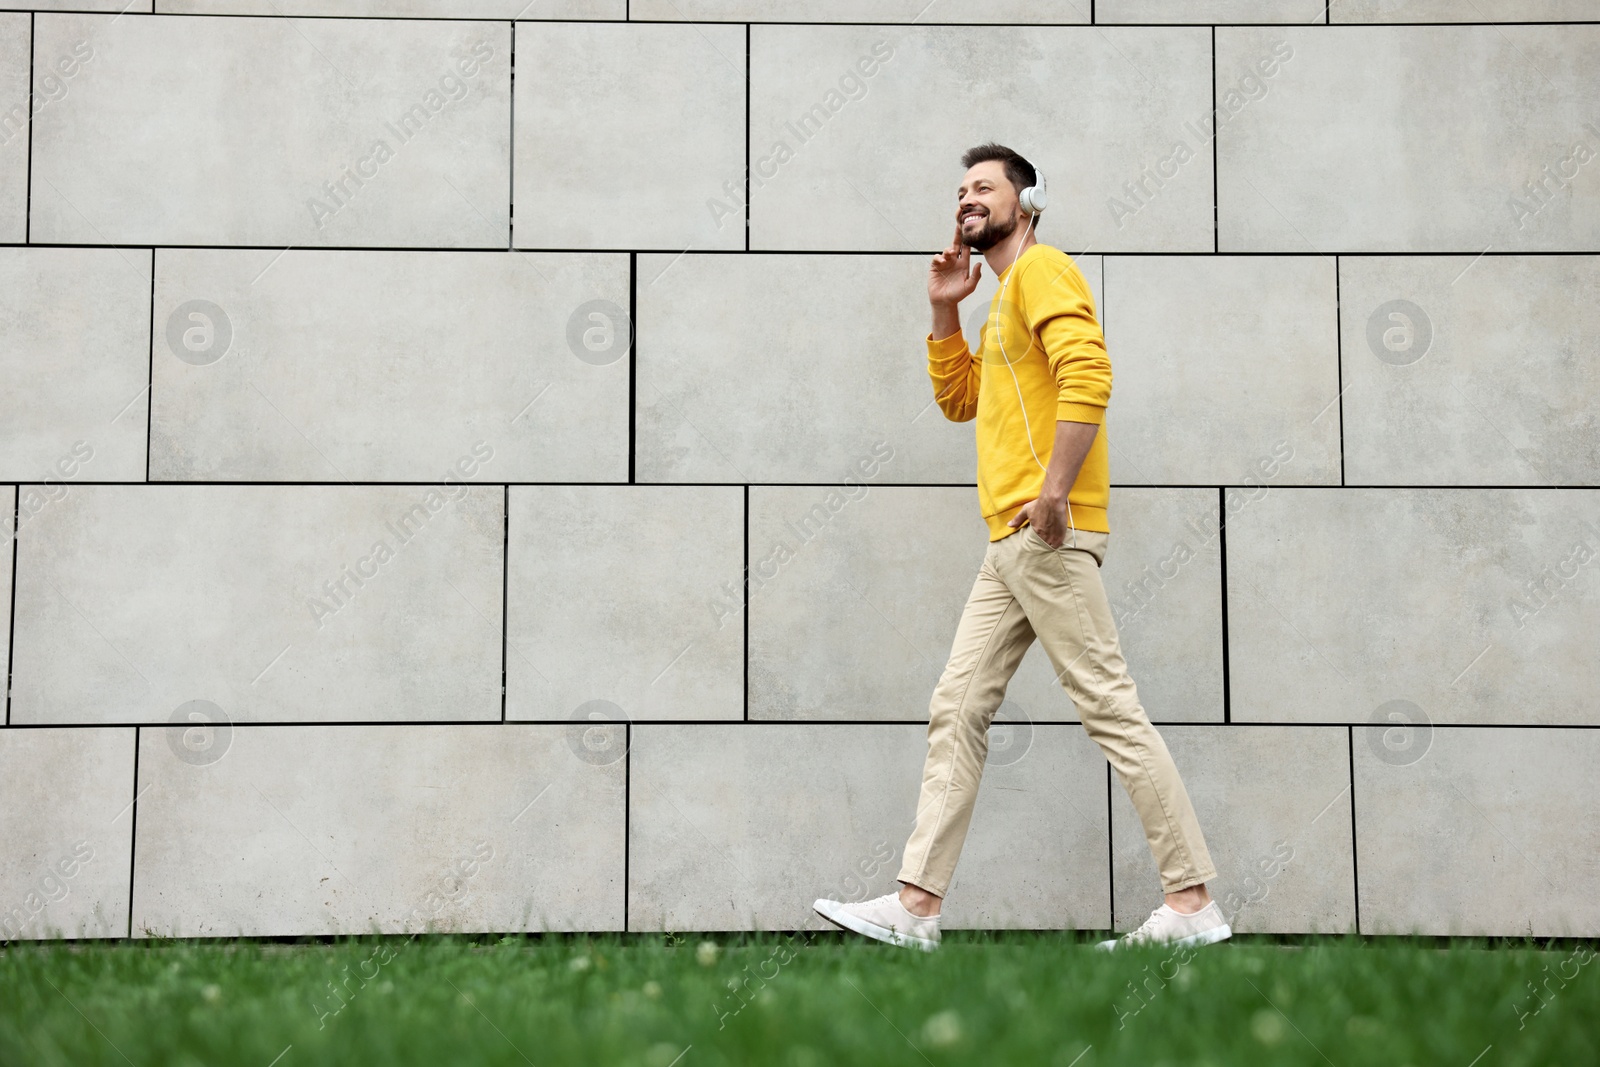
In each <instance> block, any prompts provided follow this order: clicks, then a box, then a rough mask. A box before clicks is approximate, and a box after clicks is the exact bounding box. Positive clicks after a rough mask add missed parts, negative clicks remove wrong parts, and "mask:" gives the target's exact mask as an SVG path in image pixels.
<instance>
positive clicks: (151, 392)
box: [144, 248, 156, 485]
mask: <svg viewBox="0 0 1600 1067" xmlns="http://www.w3.org/2000/svg"><path fill="white" fill-rule="evenodd" d="M155 413H156V250H155V249H154V248H151V249H150V365H149V367H147V368H146V371H145V380H144V480H145V484H147V485H148V484H149V482H150V447H151V445H150V439H151V435H152V434H153V432H154V427H155V417H156V415H155Z"/></svg>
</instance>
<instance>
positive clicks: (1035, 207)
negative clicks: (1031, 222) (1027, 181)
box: [1017, 185, 1046, 215]
mask: <svg viewBox="0 0 1600 1067" xmlns="http://www.w3.org/2000/svg"><path fill="white" fill-rule="evenodd" d="M1045 200H1046V198H1045V195H1044V190H1043V189H1041V188H1039V187H1038V186H1037V185H1030V186H1028V187H1027V188H1026V189H1024V190H1022V193H1021V195H1019V196H1018V197H1017V202H1018V203H1019V204H1021V205H1022V210H1024V211H1026V212H1027V213H1028V214H1030V215H1037V214H1039V212H1041V211H1043V210H1044V205H1045Z"/></svg>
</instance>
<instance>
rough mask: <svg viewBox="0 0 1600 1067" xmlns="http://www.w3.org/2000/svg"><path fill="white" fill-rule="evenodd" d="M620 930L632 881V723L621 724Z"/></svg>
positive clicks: (625, 918)
mask: <svg viewBox="0 0 1600 1067" xmlns="http://www.w3.org/2000/svg"><path fill="white" fill-rule="evenodd" d="M622 744H623V748H622V932H623V933H627V932H628V897H629V896H630V895H631V894H630V888H631V886H632V882H631V881H630V873H629V867H628V861H629V860H630V859H631V858H632V855H631V854H632V851H633V841H632V839H633V833H632V830H633V798H632V791H633V723H632V722H626V723H623V724H622Z"/></svg>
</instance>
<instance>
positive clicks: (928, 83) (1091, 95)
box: [750, 25, 1215, 254]
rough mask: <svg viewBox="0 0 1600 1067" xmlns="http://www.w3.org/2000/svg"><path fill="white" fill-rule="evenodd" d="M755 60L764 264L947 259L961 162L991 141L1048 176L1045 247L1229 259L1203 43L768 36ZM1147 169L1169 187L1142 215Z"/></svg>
mask: <svg viewBox="0 0 1600 1067" xmlns="http://www.w3.org/2000/svg"><path fill="white" fill-rule="evenodd" d="M750 47H751V58H750V71H751V78H750V168H751V174H752V177H751V193H750V202H751V210H750V247H751V248H754V249H827V250H838V249H852V250H892V251H911V250H914V249H928V250H929V251H932V250H935V249H940V248H943V247H945V245H947V244H948V243H949V242H950V239H951V236H952V234H953V233H954V230H955V211H956V189H957V187H958V186H959V185H960V183H961V177H962V174H963V169H962V167H961V154H962V152H964V151H965V150H966V149H968V148H970V147H972V146H974V145H978V144H982V143H983V142H985V141H988V140H991V139H992V140H997V141H1000V142H1002V143H1004V144H1008V145H1010V146H1011V147H1012V148H1014V149H1016V150H1017V151H1019V152H1021V153H1022V154H1023V155H1024V156H1026V157H1028V159H1030V160H1031V161H1032V162H1033V163H1034V164H1035V165H1037V166H1038V167H1039V168H1040V169H1042V170H1043V171H1044V173H1045V177H1046V179H1047V181H1048V184H1049V195H1050V206H1049V208H1048V209H1047V210H1046V212H1045V213H1044V215H1043V216H1042V217H1041V219H1040V221H1039V224H1038V236H1039V239H1040V240H1042V241H1049V242H1051V243H1054V244H1058V245H1060V246H1061V247H1064V248H1066V249H1067V250H1068V251H1069V252H1072V253H1074V254H1077V253H1080V252H1087V251H1090V250H1093V251H1094V252H1097V253H1099V252H1107V251H1171V252H1178V251H1184V252H1209V251H1211V250H1212V249H1213V247H1214V244H1215V236H1214V233H1213V223H1212V187H1211V148H1210V143H1209V141H1208V139H1207V135H1206V134H1205V132H1204V126H1203V120H1204V119H1205V117H1206V116H1207V115H1208V114H1209V112H1210V109H1211V32H1210V30H1208V29H1206V28H1203V27H1192V28H1191V27H1172V28H1164V27H1163V28H1154V29H1150V28H1131V27H1113V28H1102V27H1088V26H1085V27H1072V26H1069V27H1041V28H1037V29H1035V28H1028V29H1014V28H1011V27H999V26H997V27H955V26H931V27H898V26H893V25H877V26H756V27H753V28H752V30H751V34H750ZM1049 86H1061V87H1068V86H1070V87H1071V88H1070V91H1065V90H1064V91H1052V90H1050V89H1049V88H1048V87H1049ZM931 100H959V101H960V102H961V103H960V106H959V107H955V108H951V107H942V106H930V105H929V101H931ZM1180 142H1181V143H1182V144H1183V146H1184V147H1183V149H1182V150H1178V149H1177V145H1178V144H1179V143H1180ZM1164 160H1165V161H1167V162H1166V163H1165V164H1163V161H1164ZM1148 168H1156V169H1157V171H1160V170H1165V171H1166V172H1167V174H1168V177H1167V179H1165V180H1162V187H1161V188H1160V190H1159V191H1158V192H1155V193H1154V195H1150V196H1141V197H1140V199H1141V200H1146V199H1147V200H1148V203H1144V204H1142V205H1141V204H1130V203H1128V202H1127V198H1128V197H1129V196H1130V195H1133V194H1131V193H1130V192H1129V189H1128V187H1129V186H1130V185H1136V184H1137V183H1139V182H1140V181H1148V179H1145V178H1144V177H1143V175H1144V172H1145V171H1146V170H1147V169H1148ZM1149 188H1150V189H1151V190H1154V185H1150V186H1149ZM1119 203H1120V206H1119Z"/></svg>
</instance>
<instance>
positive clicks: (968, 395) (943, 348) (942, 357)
mask: <svg viewBox="0 0 1600 1067" xmlns="http://www.w3.org/2000/svg"><path fill="white" fill-rule="evenodd" d="M927 340H928V377H930V378H932V379H933V395H934V399H936V400H937V401H938V402H939V408H940V410H942V411H943V412H944V417H945V418H947V419H949V420H950V421H951V422H971V421H972V420H973V419H975V418H977V416H978V385H979V383H980V382H981V380H982V378H983V361H982V360H980V359H978V358H976V357H975V356H973V354H972V353H971V352H969V351H967V340H966V338H965V337H963V336H962V335H961V331H960V330H957V331H956V332H955V333H953V334H951V335H950V336H949V337H945V338H940V339H938V340H935V339H934V336H933V334H931V333H930V334H928V338H927Z"/></svg>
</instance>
